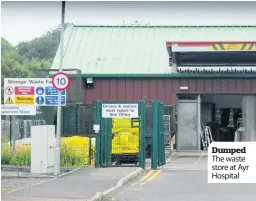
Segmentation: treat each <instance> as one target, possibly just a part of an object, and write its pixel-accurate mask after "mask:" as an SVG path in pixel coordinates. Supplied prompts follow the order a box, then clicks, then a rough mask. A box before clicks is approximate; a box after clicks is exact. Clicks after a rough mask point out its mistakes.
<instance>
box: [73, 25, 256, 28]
mask: <svg viewBox="0 0 256 201" xmlns="http://www.w3.org/2000/svg"><path fill="white" fill-rule="evenodd" d="M73 27H97V28H131V27H136V28H146V27H147V28H256V25H226V26H225V25H205V26H204V25H200V26H195V25H191V26H189V25H185V26H179V25H177V26H175V25H163V26H161V25H73Z"/></svg>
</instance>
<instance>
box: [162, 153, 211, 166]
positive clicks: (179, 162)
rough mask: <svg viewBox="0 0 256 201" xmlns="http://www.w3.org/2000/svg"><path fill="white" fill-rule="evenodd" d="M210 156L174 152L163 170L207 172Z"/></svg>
mask: <svg viewBox="0 0 256 201" xmlns="http://www.w3.org/2000/svg"><path fill="white" fill-rule="evenodd" d="M207 159H208V154H207V152H205V151H200V152H199V151H198V152H174V153H173V154H172V156H171V157H170V159H169V160H168V161H167V163H166V165H165V166H164V167H163V170H179V171H183V170H184V171H185V170H195V171H196V170H205V171H206V170H207Z"/></svg>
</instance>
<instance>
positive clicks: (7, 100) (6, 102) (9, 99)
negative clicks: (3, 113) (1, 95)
mask: <svg viewBox="0 0 256 201" xmlns="http://www.w3.org/2000/svg"><path fill="white" fill-rule="evenodd" d="M5 104H14V102H13V101H12V98H11V97H8V98H7V99H6V101H5Z"/></svg>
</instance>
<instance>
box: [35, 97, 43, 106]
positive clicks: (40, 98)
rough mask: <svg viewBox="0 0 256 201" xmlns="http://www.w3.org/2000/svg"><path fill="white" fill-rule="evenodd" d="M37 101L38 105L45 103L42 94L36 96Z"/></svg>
mask: <svg viewBox="0 0 256 201" xmlns="http://www.w3.org/2000/svg"><path fill="white" fill-rule="evenodd" d="M36 103H37V104H38V105H42V104H44V97H42V96H38V97H36Z"/></svg>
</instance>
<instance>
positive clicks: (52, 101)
mask: <svg viewBox="0 0 256 201" xmlns="http://www.w3.org/2000/svg"><path fill="white" fill-rule="evenodd" d="M57 104H58V96H45V105H57ZM65 104H66V97H65V96H61V105H65Z"/></svg>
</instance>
